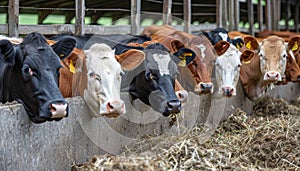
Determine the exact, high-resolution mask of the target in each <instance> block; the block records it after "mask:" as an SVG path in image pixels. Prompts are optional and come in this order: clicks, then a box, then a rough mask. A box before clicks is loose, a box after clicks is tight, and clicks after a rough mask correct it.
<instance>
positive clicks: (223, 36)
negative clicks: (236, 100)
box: [203, 28, 244, 97]
mask: <svg viewBox="0 0 300 171" xmlns="http://www.w3.org/2000/svg"><path fill="white" fill-rule="evenodd" d="M203 34H204V35H205V36H206V37H207V38H208V39H209V40H210V41H211V43H212V44H213V45H214V49H215V50H216V52H217V54H218V56H217V58H216V62H215V77H216V82H217V86H218V87H219V90H218V93H219V94H223V96H224V97H232V96H234V95H236V85H237V83H238V80H239V75H240V66H241V62H243V61H241V59H240V55H241V52H240V51H239V48H240V47H242V46H243V44H244V41H243V39H241V38H236V39H230V38H229V36H228V32H227V31H226V30H225V29H224V28H217V29H214V30H212V31H210V32H203ZM242 60H243V59H242Z"/></svg>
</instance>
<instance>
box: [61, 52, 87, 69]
mask: <svg viewBox="0 0 300 171" xmlns="http://www.w3.org/2000/svg"><path fill="white" fill-rule="evenodd" d="M82 55H85V54H84V51H83V50H82V49H78V48H74V49H73V51H72V52H71V54H70V55H69V56H68V57H66V58H65V59H63V60H62V62H63V63H64V64H65V65H66V66H67V67H68V68H69V71H70V72H72V73H73V74H75V73H76V72H80V71H81V67H82V63H83V62H82V61H83V58H84V56H82ZM80 59H81V60H80Z"/></svg>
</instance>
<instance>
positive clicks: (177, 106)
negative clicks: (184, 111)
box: [163, 100, 181, 116]
mask: <svg viewBox="0 0 300 171" xmlns="http://www.w3.org/2000/svg"><path fill="white" fill-rule="evenodd" d="M180 110H181V102H180V101H179V100H172V101H168V102H167V106H166V109H165V112H164V113H163V115H164V116H169V115H171V114H176V113H179V112H180Z"/></svg>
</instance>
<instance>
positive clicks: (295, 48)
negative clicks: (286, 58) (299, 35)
mask: <svg viewBox="0 0 300 171" xmlns="http://www.w3.org/2000/svg"><path fill="white" fill-rule="evenodd" d="M298 47H299V46H298V43H297V42H295V44H294V46H293V48H292V51H294V50H298Z"/></svg>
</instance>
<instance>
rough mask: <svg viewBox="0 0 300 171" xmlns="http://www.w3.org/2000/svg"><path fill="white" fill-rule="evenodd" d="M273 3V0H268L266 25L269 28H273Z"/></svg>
mask: <svg viewBox="0 0 300 171" xmlns="http://www.w3.org/2000/svg"><path fill="white" fill-rule="evenodd" d="M271 11H272V5H271V0H266V12H267V13H266V27H267V30H271V29H272V28H271V23H272V22H271V21H272V17H273V16H272V13H271Z"/></svg>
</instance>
